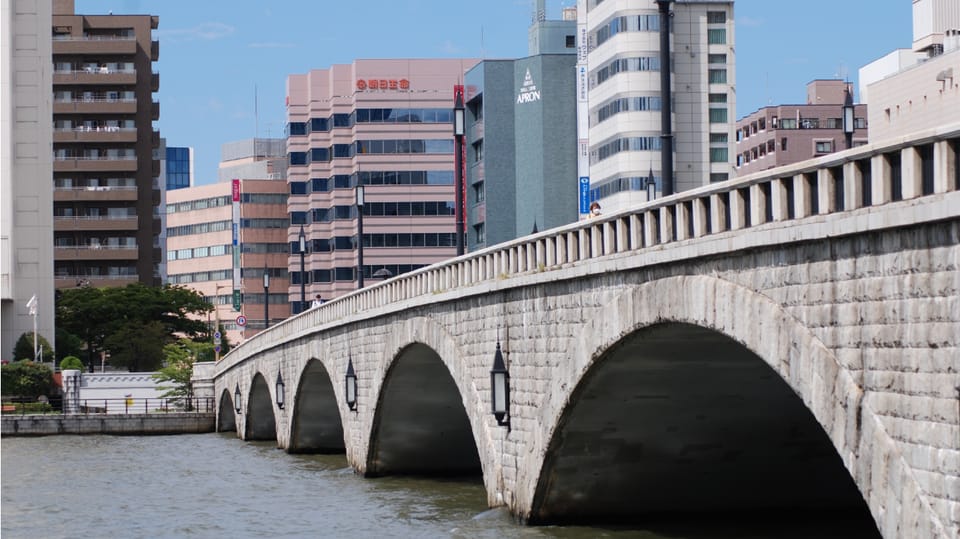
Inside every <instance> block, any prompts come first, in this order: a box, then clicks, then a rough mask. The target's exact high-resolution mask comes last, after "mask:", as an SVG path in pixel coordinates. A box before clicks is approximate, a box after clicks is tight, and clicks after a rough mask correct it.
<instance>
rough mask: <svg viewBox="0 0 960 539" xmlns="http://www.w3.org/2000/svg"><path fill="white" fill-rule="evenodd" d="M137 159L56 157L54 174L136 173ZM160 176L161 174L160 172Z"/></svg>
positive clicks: (54, 159)
mask: <svg viewBox="0 0 960 539" xmlns="http://www.w3.org/2000/svg"><path fill="white" fill-rule="evenodd" d="M136 170H137V158H136V157H122V158H116V157H112V158H106V157H103V158H83V157H54V158H53V171H54V172H135V171H136ZM158 174H159V172H158Z"/></svg>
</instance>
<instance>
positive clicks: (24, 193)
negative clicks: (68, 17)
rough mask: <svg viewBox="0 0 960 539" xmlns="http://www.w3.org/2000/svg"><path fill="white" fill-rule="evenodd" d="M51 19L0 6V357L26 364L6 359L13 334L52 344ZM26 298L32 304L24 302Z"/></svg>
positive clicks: (28, 9) (39, 8)
mask: <svg viewBox="0 0 960 539" xmlns="http://www.w3.org/2000/svg"><path fill="white" fill-rule="evenodd" d="M50 17H51V6H50V2H9V1H4V2H0V39H2V43H0V102H2V111H0V299H2V302H0V303H2V322H0V329H2V333H3V338H2V346H0V359H4V360H17V359H25V358H17V357H13V356H12V354H13V347H14V344H15V343H16V340H17V339H18V338H19V337H20V335H22V334H24V333H30V334H32V332H33V331H34V329H36V331H37V333H38V334H39V335H40V336H42V337H44V338H45V339H46V340H47V341H49V342H50V343H51V344H53V342H54V328H53V319H54V317H53V304H54V302H53V296H54V288H53V185H52V183H51V181H50V177H51V175H52V171H53V165H52V161H51V154H50V150H51V148H52V144H53V143H52V136H53V133H52V131H51V129H50V115H51V109H52V103H51V99H52V95H51V93H50V91H51V77H52V71H53V69H52V65H51V64H50V48H51V42H50V37H49V36H50ZM33 297H35V298H36V302H35V303H31V301H30V300H31V298H33ZM28 303H30V304H31V305H32V306H33V308H32V309H31V307H28ZM31 312H33V313H35V314H31Z"/></svg>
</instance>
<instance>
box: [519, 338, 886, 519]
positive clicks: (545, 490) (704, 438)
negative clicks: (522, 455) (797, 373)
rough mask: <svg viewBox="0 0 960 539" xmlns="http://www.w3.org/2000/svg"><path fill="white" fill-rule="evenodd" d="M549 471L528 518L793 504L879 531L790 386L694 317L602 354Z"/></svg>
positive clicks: (644, 515)
mask: <svg viewBox="0 0 960 539" xmlns="http://www.w3.org/2000/svg"><path fill="white" fill-rule="evenodd" d="M543 472H544V473H543V475H542V477H543V478H544V480H543V481H542V483H541V484H540V485H539V488H538V492H537V494H536V496H535V498H534V504H533V508H532V509H533V511H532V513H531V519H530V520H531V523H537V522H540V523H542V522H617V523H623V522H643V521H644V520H645V519H647V520H657V519H659V518H662V517H663V516H664V515H669V514H675V513H702V514H712V515H724V516H727V515H730V514H732V513H743V514H747V515H752V517H753V518H756V517H757V516H762V515H763V512H764V511H779V510H784V511H786V510H790V511H799V512H801V513H802V514H803V520H806V521H807V522H808V523H809V521H810V520H811V519H816V518H818V516H823V515H824V514H829V515H830V520H831V521H835V520H836V518H835V515H836V514H837V513H843V514H844V515H843V517H842V518H841V521H843V522H844V523H845V524H843V525H844V526H848V525H853V527H854V528H853V530H852V533H846V534H845V535H846V536H848V537H878V536H879V535H878V532H877V529H876V526H875V524H874V522H873V519H872V517H871V516H870V512H869V509H868V508H867V506H866V503H865V502H864V501H863V497H862V496H861V495H860V492H859V490H858V489H857V486H856V484H855V483H854V481H853V479H852V478H851V476H850V474H849V473H848V472H847V470H846V468H845V466H844V464H843V462H842V460H841V459H840V456H839V455H838V454H837V451H836V449H835V448H834V446H833V444H832V442H831V440H830V438H829V437H828V436H827V435H826V433H825V432H824V431H823V428H822V427H821V426H820V424H819V422H818V421H817V420H816V418H815V417H814V416H813V415H812V414H811V413H810V411H809V410H808V409H807V407H806V406H805V404H804V403H803V401H802V400H801V399H800V398H799V397H798V396H797V395H796V394H795V393H794V392H793V390H792V389H791V388H790V386H789V385H788V384H787V383H786V382H784V381H783V379H782V378H781V377H780V376H779V375H778V374H777V373H776V372H774V371H773V370H772V369H771V368H770V367H769V366H768V365H767V363H766V362H764V361H763V359H761V358H760V357H759V356H757V355H756V354H754V353H753V352H751V351H750V350H748V349H747V348H746V347H745V346H743V345H742V344H740V343H738V342H736V341H734V340H733V339H730V338H729V337H726V336H724V335H722V334H720V333H719V332H716V331H713V330H710V329H706V328H702V327H698V326H695V325H691V324H684V323H674V322H668V323H661V324H656V325H653V326H648V327H646V328H642V329H639V330H637V331H635V332H634V333H632V334H630V335H627V336H626V337H624V338H623V339H622V340H620V341H619V342H617V343H616V344H614V345H613V346H612V347H610V348H609V349H608V350H606V351H605V353H604V354H603V356H602V357H600V358H598V360H597V361H596V362H594V364H593V365H592V366H591V368H590V370H589V372H588V373H587V374H586V375H585V376H584V377H583V379H582V381H581V383H580V384H579V385H578V387H577V388H576V389H575V390H574V391H573V393H572V395H571V399H570V405H569V406H568V408H567V409H566V411H565V413H564V415H563V417H562V419H561V422H560V425H559V426H558V428H557V430H556V431H555V435H554V438H553V440H551V443H550V447H549V449H548V452H547V457H546V462H545V463H544V470H543ZM851 520H852V521H853V523H852V524H851V523H850V521H851ZM859 529H862V530H863V533H862V534H857V532H856V530H859Z"/></svg>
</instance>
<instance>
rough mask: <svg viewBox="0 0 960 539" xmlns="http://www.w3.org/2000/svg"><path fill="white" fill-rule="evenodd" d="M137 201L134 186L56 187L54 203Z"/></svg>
mask: <svg viewBox="0 0 960 539" xmlns="http://www.w3.org/2000/svg"><path fill="white" fill-rule="evenodd" d="M133 200H137V188H136V187H135V186H130V187H128V186H123V187H102V186H97V187H93V186H90V187H56V188H54V190H53V201H54V202H88V201H89V202H111V201H112V202H116V201H120V202H129V201H133Z"/></svg>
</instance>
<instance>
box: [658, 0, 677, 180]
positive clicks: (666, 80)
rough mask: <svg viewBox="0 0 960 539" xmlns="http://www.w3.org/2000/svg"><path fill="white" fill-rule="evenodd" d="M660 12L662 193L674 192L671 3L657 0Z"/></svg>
mask: <svg viewBox="0 0 960 539" xmlns="http://www.w3.org/2000/svg"><path fill="white" fill-rule="evenodd" d="M655 1H656V2H657V7H658V12H659V13H660V102H661V103H662V105H661V107H660V141H661V142H660V178H661V179H660V193H661V194H662V195H663V196H670V195H672V194H673V187H674V186H673V124H672V118H673V109H672V106H673V96H672V95H671V83H670V73H671V71H670V57H671V53H670V18H671V17H672V16H673V14H672V13H670V3H671V2H673V0H655Z"/></svg>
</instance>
